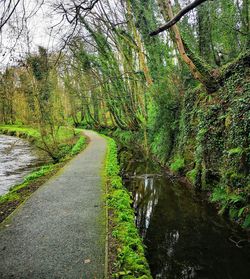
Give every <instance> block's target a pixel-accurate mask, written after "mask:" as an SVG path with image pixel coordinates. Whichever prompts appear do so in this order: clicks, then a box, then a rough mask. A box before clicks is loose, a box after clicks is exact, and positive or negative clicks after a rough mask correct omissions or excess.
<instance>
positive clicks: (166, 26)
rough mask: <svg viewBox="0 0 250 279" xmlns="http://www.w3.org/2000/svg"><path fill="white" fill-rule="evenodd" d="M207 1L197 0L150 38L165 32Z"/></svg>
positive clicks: (154, 32)
mask: <svg viewBox="0 0 250 279" xmlns="http://www.w3.org/2000/svg"><path fill="white" fill-rule="evenodd" d="M167 1H168V0H167ZM205 1H207V0H195V1H194V2H192V3H190V4H189V5H187V6H186V7H184V8H183V9H182V10H180V11H179V13H178V14H177V15H176V16H175V17H173V18H172V19H171V20H170V21H169V22H167V23H166V24H164V25H162V26H160V27H159V28H158V29H156V30H155V31H153V32H151V33H150V34H149V35H150V36H155V35H158V34H159V33H161V32H163V31H165V30H167V29H169V28H170V27H172V26H173V25H174V24H176V23H177V22H178V21H179V20H180V19H181V18H182V17H183V16H184V15H185V14H186V13H188V12H189V11H191V10H192V9H194V8H196V7H197V6H199V5H200V4H202V3H203V2H205Z"/></svg>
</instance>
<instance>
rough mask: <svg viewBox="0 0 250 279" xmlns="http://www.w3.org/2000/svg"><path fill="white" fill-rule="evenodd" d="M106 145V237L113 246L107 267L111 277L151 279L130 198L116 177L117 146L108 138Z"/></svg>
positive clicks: (117, 170)
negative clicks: (109, 267) (107, 211)
mask: <svg viewBox="0 0 250 279" xmlns="http://www.w3.org/2000/svg"><path fill="white" fill-rule="evenodd" d="M107 141H108V150H107V157H106V164H105V174H104V176H105V182H106V184H107V189H108V190H107V192H108V193H107V204H108V210H109V230H110V231H109V233H110V235H111V241H112V242H114V243H116V255H115V260H114V262H112V263H110V264H111V269H112V273H113V274H112V277H113V278H122V279H132V278H140V279H150V278H152V277H151V274H150V270H149V266H148V263H147V260H146V258H145V255H144V246H143V244H142V239H141V238H140V236H139V233H138V230H137V228H136V226H135V222H134V220H135V215H134V211H133V209H132V207H131V203H132V200H131V196H130V194H129V192H128V191H127V190H126V189H125V188H124V186H123V184H122V179H121V177H120V176H119V172H120V167H119V165H118V161H117V147H116V143H115V141H114V140H113V139H111V138H107ZM109 242H110V241H109ZM109 254H110V253H109ZM109 258H110V255H109Z"/></svg>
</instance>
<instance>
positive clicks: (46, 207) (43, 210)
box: [0, 131, 106, 279]
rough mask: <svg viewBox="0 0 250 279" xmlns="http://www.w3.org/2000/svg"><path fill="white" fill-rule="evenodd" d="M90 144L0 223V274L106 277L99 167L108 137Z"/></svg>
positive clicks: (92, 137)
mask: <svg viewBox="0 0 250 279" xmlns="http://www.w3.org/2000/svg"><path fill="white" fill-rule="evenodd" d="M85 134H86V135H87V136H88V137H89V138H90V143H89V145H88V146H87V148H86V149H85V150H84V151H83V152H82V153H80V154H79V155H78V156H77V157H76V158H74V159H73V160H71V161H70V162H69V163H68V164H67V165H66V166H65V167H64V168H63V169H62V170H60V171H59V173H58V174H57V175H56V176H54V177H53V178H52V179H50V180H49V181H48V182H47V183H45V184H44V185H43V186H42V187H41V188H39V189H38V190H37V191H36V192H35V193H34V194H33V195H32V196H31V197H30V198H29V199H28V200H27V201H26V202H25V203H24V204H23V205H22V206H20V207H19V208H18V209H17V210H16V211H15V212H14V214H12V216H11V217H10V218H9V219H7V221H5V222H3V223H2V224H1V225H0V278H1V279H4V278H14V279H16V278H25V279H28V278H35V279H39V278H43V279H45V278H70V279H74V278H79V279H80V278H83V279H94V278H96V279H102V278H104V262H105V210H104V205H103V189H102V180H101V171H102V166H103V162H104V158H105V152H106V141H105V139H103V138H102V137H100V136H99V135H97V134H96V133H94V132H91V131H85Z"/></svg>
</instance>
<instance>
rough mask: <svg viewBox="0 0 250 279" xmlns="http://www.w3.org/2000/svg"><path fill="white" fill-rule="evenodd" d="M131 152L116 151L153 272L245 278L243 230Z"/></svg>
mask: <svg viewBox="0 0 250 279" xmlns="http://www.w3.org/2000/svg"><path fill="white" fill-rule="evenodd" d="M135 158H136V156H135V155H133V156H130V158H129V157H128V155H126V154H122V153H121V154H120V161H121V166H122V174H123V180H124V184H125V186H126V187H127V189H128V190H129V191H130V192H131V193H132V196H133V207H134V209H135V213H136V220H135V222H136V225H137V227H138V229H139V232H140V234H141V236H142V238H143V241H144V244H145V245H146V247H147V248H146V257H147V259H148V262H149V265H150V269H151V272H152V275H153V278H164V279H191V278H199V279H205V278H206V279H247V278H249V276H250V275H249V274H250V245H249V244H250V243H249V241H248V240H247V239H248V237H247V235H246V234H245V233H244V232H242V231H241V230H239V229H238V228H236V227H235V226H233V225H232V224H231V223H230V222H228V221H227V220H226V219H224V218H223V217H221V216H218V215H217V212H216V210H215V209H214V207H213V206H211V205H210V204H208V203H207V202H206V201H202V197H201V196H199V195H197V194H195V193H192V192H191V190H190V189H188V187H187V186H186V185H183V184H182V183H180V182H178V181H177V179H174V178H172V177H171V176H169V175H168V174H167V173H166V172H165V171H164V170H162V169H161V168H160V167H159V166H157V165H156V164H154V163H153V162H144V161H143V160H141V161H140V160H136V159H135ZM241 240H242V241H241ZM239 241H240V242H239ZM237 243H238V244H237Z"/></svg>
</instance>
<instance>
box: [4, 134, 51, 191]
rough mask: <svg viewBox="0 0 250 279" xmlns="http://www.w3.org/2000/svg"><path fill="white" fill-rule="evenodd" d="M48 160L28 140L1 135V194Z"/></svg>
mask: <svg viewBox="0 0 250 279" xmlns="http://www.w3.org/2000/svg"><path fill="white" fill-rule="evenodd" d="M46 160H47V158H46V155H45V154H44V153H43V152H41V151H39V150H37V149H36V148H35V147H34V146H32V145H31V144H30V143H29V142H28V141H27V140H23V139H20V138H16V137H11V136H5V135H0V196H1V195H3V194H5V193H7V192H8V191H9V189H10V188H11V187H12V186H14V185H16V184H18V183H21V182H22V181H23V178H24V176H25V175H27V174H28V173H29V172H31V171H33V170H34V169H35V168H37V167H38V166H40V165H42V164H44V162H45V161H46Z"/></svg>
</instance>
